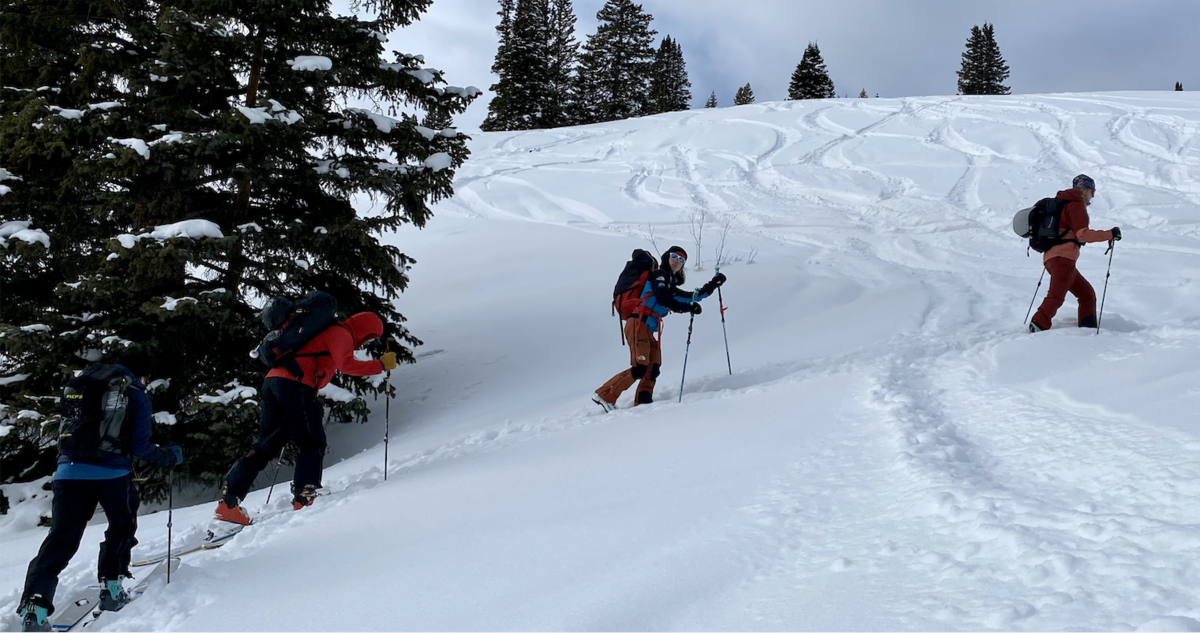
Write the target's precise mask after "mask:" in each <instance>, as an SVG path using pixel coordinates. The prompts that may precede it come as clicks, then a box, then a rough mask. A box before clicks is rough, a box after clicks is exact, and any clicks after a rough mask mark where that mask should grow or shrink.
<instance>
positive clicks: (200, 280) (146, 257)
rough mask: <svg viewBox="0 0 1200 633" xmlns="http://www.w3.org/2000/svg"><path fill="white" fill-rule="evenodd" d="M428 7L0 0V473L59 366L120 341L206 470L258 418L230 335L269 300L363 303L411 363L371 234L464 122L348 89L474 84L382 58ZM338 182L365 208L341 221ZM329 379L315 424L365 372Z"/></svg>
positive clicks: (221, 462) (33, 439) (250, 340)
mask: <svg viewBox="0 0 1200 633" xmlns="http://www.w3.org/2000/svg"><path fill="white" fill-rule="evenodd" d="M427 5H428V1H427V0H364V1H363V2H362V3H361V4H360V6H359V9H360V11H362V12H363V13H362V14H361V16H360V17H345V16H338V15H335V14H334V13H333V12H332V11H331V8H330V7H329V5H327V4H320V5H316V6H314V5H313V4H312V3H311V2H308V1H306V0H274V2H272V3H257V2H255V3H199V4H198V3H193V2H186V1H182V0H164V1H160V2H157V3H154V4H148V3H112V2H107V1H104V0H90V1H88V0H80V1H79V2H71V3H46V2H43V1H41V0H16V1H14V2H10V3H9V4H8V8H7V9H6V15H5V20H4V21H3V23H2V24H0V41H2V42H3V43H4V46H3V47H2V49H3V53H2V54H0V68H2V69H3V73H4V81H3V88H0V115H2V116H0V162H2V163H3V165H4V170H3V173H0V180H3V181H4V182H3V183H2V184H3V185H4V187H3V188H0V193H3V205H4V214H5V218H6V219H7V218H14V219H19V220H20V221H21V224H24V223H25V222H30V223H31V224H29V225H28V226H24V227H20V228H21V230H19V231H14V230H13V229H15V228H18V227H16V226H10V224H8V223H5V224H4V225H3V227H4V228H2V229H0V235H3V236H4V244H3V247H2V255H0V257H3V258H4V259H5V261H4V264H5V279H4V303H3V311H2V313H0V320H2V322H0V390H2V391H0V398H2V401H3V405H4V407H3V409H0V418H2V420H0V425H3V426H5V427H6V428H7V429H9V430H6V431H5V432H4V433H3V434H2V435H0V459H3V460H4V464H5V466H4V468H5V471H6V472H7V473H12V475H13V476H17V477H19V478H20V479H22V480H26V479H32V478H37V477H40V476H43V475H46V474H48V473H49V472H50V470H51V468H52V463H53V448H52V440H53V437H54V434H55V432H56V427H57V421H58V420H57V416H58V411H57V407H56V404H55V402H56V397H57V396H58V395H59V394H61V390H62V387H63V384H64V383H65V381H66V379H67V378H68V377H70V376H71V375H72V372H73V371H75V370H78V369H80V368H82V367H83V366H84V365H86V364H87V363H88V362H90V361H96V360H111V359H112V358H113V357H115V355H117V354H118V353H119V352H121V351H123V350H126V349H131V350H138V351H143V352H146V353H148V354H149V355H151V356H152V357H153V358H155V359H156V371H155V372H154V373H155V375H154V376H153V377H154V378H158V379H161V382H156V383H155V384H154V385H153V386H152V398H153V400H154V404H155V409H156V411H159V412H161V414H162V415H160V416H158V417H159V418H160V419H161V420H162V421H163V422H164V424H162V425H160V434H161V435H162V437H160V438H158V439H159V440H160V441H161V440H170V441H174V442H175V443H176V444H179V445H181V446H183V448H184V452H185V454H186V455H187V458H188V459H187V462H186V463H185V465H184V467H183V469H182V470H181V471H180V472H177V477H179V476H180V475H184V476H186V477H187V478H188V479H190V480H192V481H198V482H203V483H206V484H210V485H215V484H218V483H219V482H220V480H221V478H222V477H223V475H224V474H225V472H226V470H227V469H228V468H229V466H230V464H231V463H232V462H233V461H234V460H235V459H236V458H237V457H238V456H239V455H240V452H241V451H243V450H244V449H245V447H246V446H247V445H248V443H249V440H250V438H252V437H253V436H254V434H255V433H256V431H257V428H258V399H257V397H256V393H255V388H256V387H257V386H258V385H259V384H260V383H261V381H262V377H263V375H264V373H265V368H264V367H262V366H261V365H260V364H259V363H258V362H257V361H255V360H253V359H251V358H250V357H249V356H248V353H249V352H250V351H251V350H253V349H254V348H255V347H256V346H257V345H258V343H259V341H260V340H261V338H262V336H263V335H264V334H265V333H266V332H265V331H264V329H263V327H262V325H261V324H260V323H259V322H258V319H257V313H258V311H259V309H260V308H261V306H262V305H263V303H264V302H265V300H266V299H267V298H268V297H271V296H275V295H290V296H293V297H298V296H299V295H302V294H304V293H305V292H308V291H310V290H323V291H326V292H329V293H331V294H333V295H334V296H335V297H337V299H338V303H339V315H340V316H342V317H344V316H347V315H349V314H351V313H354V312H359V311H364V310H369V311H372V312H375V313H377V314H379V315H380V316H381V317H382V319H383V320H384V323H385V327H386V330H387V334H386V338H387V339H388V340H389V342H390V345H391V349H392V350H393V351H395V352H396V353H397V355H398V356H399V357H400V358H403V359H405V360H408V361H411V360H412V359H413V356H412V352H411V350H410V346H412V345H416V344H419V341H418V340H417V339H416V338H415V337H414V336H413V335H412V334H411V333H409V332H408V330H407V329H406V328H405V327H404V325H403V322H404V318H403V317H402V316H401V315H400V314H399V313H398V312H397V311H396V310H395V308H394V307H393V300H395V299H396V298H397V297H398V295H399V293H400V292H401V291H402V290H403V289H404V288H405V286H406V285H407V283H408V271H409V267H410V264H412V263H413V260H412V259H410V258H409V257H407V256H405V255H404V254H403V253H401V252H400V251H399V250H398V249H397V248H395V247H393V246H386V245H383V244H381V243H380V242H379V240H378V237H377V236H378V235H379V233H380V232H382V231H387V230H393V229H395V228H397V227H399V226H400V225H401V224H404V223H413V224H416V225H418V226H420V225H423V224H424V223H425V222H426V221H427V220H428V218H429V216H430V211H429V204H430V203H431V202H433V201H436V200H438V199H440V198H443V197H446V196H448V195H451V194H452V188H451V182H452V178H453V175H454V168H455V167H457V166H458V165H460V164H461V163H462V161H463V160H464V159H465V158H466V156H467V149H466V145H465V138H464V137H462V136H461V135H459V134H457V133H456V132H455V131H454V130H445V131H442V130H436V129H429V128H426V127H422V126H420V125H418V123H417V118H416V116H414V115H411V114H399V115H395V116H386V115H384V114H383V113H380V112H377V111H375V110H372V109H366V108H362V107H355V106H353V105H350V104H349V103H347V97H350V96H362V97H367V98H369V99H371V100H372V101H374V102H378V103H385V104H386V103H392V104H400V103H410V104H415V105H416V106H417V107H420V108H422V109H424V110H426V111H429V112H438V113H441V116H446V115H451V114H455V113H459V112H462V111H463V110H464V109H465V108H466V106H467V105H468V104H469V103H470V102H471V100H473V99H474V98H475V97H476V96H477V95H478V94H479V91H478V90H477V89H475V88H473V87H468V88H458V87H452V86H447V85H445V81H444V80H443V77H442V73H441V72H440V71H437V70H434V69H432V68H425V67H423V65H424V58H423V57H422V56H420V55H412V54H404V55H401V54H397V55H396V56H395V57H394V58H392V59H386V58H384V57H383V55H384V50H383V41H384V40H385V39H386V35H385V34H386V33H388V32H390V31H392V30H394V29H396V28H398V27H402V26H405V25H407V24H409V23H411V22H412V21H413V20H415V19H416V18H417V17H418V16H419V15H420V13H421V12H422V11H423V10H424V8H425V7H426V6H427ZM34 15H36V16H37V20H36V24H37V25H38V26H37V28H33V24H34V21H33V20H34V18H32V17H29V16H34ZM356 193H365V194H369V195H372V196H375V197H376V198H377V199H378V200H380V202H382V204H381V205H380V206H379V207H378V208H377V210H376V212H375V213H373V214H371V215H369V216H360V215H359V214H358V213H357V212H356V211H355V209H354V207H353V205H352V204H351V200H350V198H351V196H352V195H354V194H356ZM18 226H19V225H18ZM43 235H44V237H45V239H44V241H43V240H42V236H43ZM336 382H338V383H339V384H340V386H341V387H343V388H345V389H348V390H350V391H351V392H353V393H355V394H358V396H359V397H357V398H352V399H349V400H348V401H345V399H338V400H327V401H326V404H327V405H328V406H329V411H330V415H331V416H332V419H335V420H337V421H340V422H346V421H353V420H354V419H360V420H361V419H364V418H365V414H366V411H367V409H366V404H365V402H364V401H363V400H362V399H361V396H362V395H364V394H367V393H371V392H378V391H379V390H380V389H381V388H380V386H379V384H378V383H377V382H372V381H368V380H365V379H351V378H346V377H340V378H338V379H337V380H336ZM343 393H344V392H343ZM172 420H174V423H173V424H165V423H166V422H170V421H172ZM43 424H45V426H42V425H43ZM152 483H153V482H152ZM160 491H161V489H160ZM151 492H153V491H151Z"/></svg>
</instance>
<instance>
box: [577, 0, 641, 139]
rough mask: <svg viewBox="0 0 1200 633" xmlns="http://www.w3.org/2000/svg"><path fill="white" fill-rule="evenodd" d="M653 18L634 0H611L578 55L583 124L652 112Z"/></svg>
mask: <svg viewBox="0 0 1200 633" xmlns="http://www.w3.org/2000/svg"><path fill="white" fill-rule="evenodd" d="M653 19H654V18H653V16H651V15H649V14H647V13H645V12H643V11H642V7H641V5H638V4H634V3H633V1H632V0H607V1H606V2H605V3H604V6H603V7H601V8H600V11H599V12H597V13H596V21H597V22H598V23H599V24H598V25H597V26H596V32H595V33H593V34H592V35H589V36H588V38H587V41H586V42H585V43H584V45H583V52H582V53H581V54H580V56H579V72H578V74H577V75H576V87H575V94H574V99H573V100H574V102H575V104H576V107H577V110H576V113H575V117H576V120H577V121H578V122H579V123H595V122H599V121H615V120H619V119H626V118H629V117H634V116H641V115H643V114H646V113H647V112H648V111H649V106H650V98H649V94H650V72H651V68H652V66H653V64H654V48H653V47H652V46H651V43H652V42H653V41H654V36H655V35H656V34H657V31H654V30H653V29H651V28H650V22H651V21H652V20H653Z"/></svg>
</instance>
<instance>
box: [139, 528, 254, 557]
mask: <svg viewBox="0 0 1200 633" xmlns="http://www.w3.org/2000/svg"><path fill="white" fill-rule="evenodd" d="M228 525H229V526H230V527H228V528H224V526H222V528H223V529H224V531H223V532H221V533H220V534H218V533H216V532H214V531H213V530H209V531H208V536H207V537H205V539H204V541H203V542H202V543H200V544H199V545H194V546H192V547H184V548H181V549H175V550H173V551H172V552H171V558H179V557H181V556H187V555H188V554H195V553H196V552H203V551H207V550H210V549H218V548H220V547H221V546H223V545H225V544H226V543H228V542H229V541H230V540H231V539H233V537H235V536H237V535H238V532H241V531H242V530H244V529H246V527H247V526H245V525H238V524H236V523H229V524H228ZM164 560H167V551H166V550H163V551H161V552H158V553H157V554H153V555H151V556H148V557H146V558H145V559H142V560H136V561H133V562H131V563H129V566H130V567H145V566H147V565H153V564H155V563H161V562H163V561H164Z"/></svg>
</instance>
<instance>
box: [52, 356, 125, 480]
mask: <svg viewBox="0 0 1200 633" xmlns="http://www.w3.org/2000/svg"><path fill="white" fill-rule="evenodd" d="M132 382H133V381H132V379H131V378H130V377H129V375H128V374H127V373H126V372H125V371H124V370H123V369H122V368H121V367H120V366H117V365H92V366H91V367H88V368H87V369H84V370H83V372H81V373H80V374H79V375H78V376H76V377H74V378H72V379H71V380H70V381H69V382H67V386H66V387H65V388H64V389H63V398H62V405H61V409H60V410H61V413H62V421H61V422H60V423H59V426H58V454H59V455H63V456H65V457H67V458H68V459H70V460H71V461H79V462H99V461H102V460H103V459H104V458H105V457H109V456H112V455H121V454H124V453H127V452H128V451H129V447H128V443H129V442H128V438H129V435H130V433H129V429H130V428H132V426H133V425H132V424H125V423H124V422H125V409H126V407H127V406H128V405H129V396H128V395H126V392H127V391H128V390H129V388H130V384H131V383H132Z"/></svg>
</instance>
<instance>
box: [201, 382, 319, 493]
mask: <svg viewBox="0 0 1200 633" xmlns="http://www.w3.org/2000/svg"><path fill="white" fill-rule="evenodd" d="M324 413H325V412H324V409H322V407H321V402H320V401H319V400H318V399H317V390H316V389H313V388H312V387H310V386H308V385H306V384H304V383H302V382H299V381H297V380H290V379H288V378H278V377H276V378H267V379H266V380H264V381H263V387H262V418H261V419H260V421H259V431H258V439H257V440H255V441H254V445H253V446H251V447H250V451H249V452H248V453H246V455H245V456H244V457H242V458H241V459H240V460H238V462H237V463H236V464H234V465H233V468H232V469H231V470H230V471H229V474H228V475H226V476H225V497H226V498H227V499H228V498H229V497H236V498H237V500H238V502H239V503H240V502H241V500H242V499H245V498H246V495H247V494H248V493H249V492H250V486H252V485H253V484H254V478H255V477H257V476H258V473H260V472H262V470H263V469H264V468H266V467H267V464H269V463H270V462H271V460H272V459H274V458H275V457H277V456H279V453H280V451H281V450H283V446H284V444H286V443H287V442H288V440H291V441H292V442H295V444H296V449H297V451H298V452H299V455H298V456H297V458H296V474H295V477H294V478H293V480H292V485H293V486H294V487H295V490H302V489H303V488H304V486H306V485H309V484H312V485H314V486H320V485H321V471H322V469H323V463H324V460H325V447H326V441H325V427H324V426H322V424H321V419H322V417H324Z"/></svg>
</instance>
